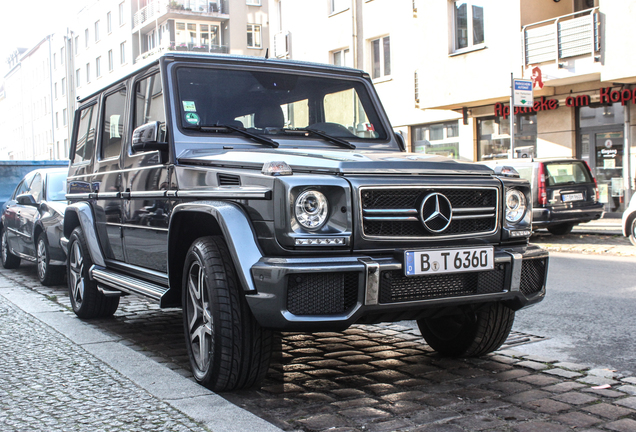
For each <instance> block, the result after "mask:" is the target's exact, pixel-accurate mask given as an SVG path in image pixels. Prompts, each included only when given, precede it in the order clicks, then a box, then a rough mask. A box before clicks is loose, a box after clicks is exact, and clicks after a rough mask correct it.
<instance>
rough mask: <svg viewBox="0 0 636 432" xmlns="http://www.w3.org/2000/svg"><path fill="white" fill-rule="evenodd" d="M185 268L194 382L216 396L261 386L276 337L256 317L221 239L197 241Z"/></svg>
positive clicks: (185, 304)
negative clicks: (216, 394)
mask: <svg viewBox="0 0 636 432" xmlns="http://www.w3.org/2000/svg"><path fill="white" fill-rule="evenodd" d="M183 269H184V271H183V285H182V300H183V328H184V331H185V337H186V346H187V350H188V356H189V357H190V366H191V367H192V372H193V374H194V378H195V380H196V381H197V382H198V383H200V384H202V385H204V386H205V387H207V388H209V389H210V390H212V391H215V392H219V391H229V390H238V389H243V388H249V387H253V386H256V385H258V384H260V383H261V381H262V380H263V379H264V378H265V375H266V373H267V370H268V368H269V363H270V360H271V356H272V347H273V344H274V334H273V332H272V331H271V330H267V329H264V328H262V327H261V326H260V325H259V324H258V323H257V322H256V319H255V318H254V316H253V315H252V312H251V311H250V309H249V306H248V305H247V301H246V300H245V296H244V295H243V292H242V287H241V285H240V282H239V280H238V278H237V275H236V271H235V269H234V264H233V263H232V259H231V258H230V253H229V250H228V248H227V245H226V243H225V241H224V240H223V238H221V237H218V236H211V237H201V238H199V239H197V240H196V241H195V242H194V243H193V244H192V246H191V247H190V249H189V250H188V253H187V255H186V259H185V264H184V268H183Z"/></svg>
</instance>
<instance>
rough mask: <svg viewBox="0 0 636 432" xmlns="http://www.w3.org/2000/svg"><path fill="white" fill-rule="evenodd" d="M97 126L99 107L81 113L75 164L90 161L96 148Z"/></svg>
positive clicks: (92, 107)
mask: <svg viewBox="0 0 636 432" xmlns="http://www.w3.org/2000/svg"><path fill="white" fill-rule="evenodd" d="M96 126H97V105H91V106H89V107H87V108H84V109H83V110H82V111H81V112H80V118H79V125H78V127H77V140H76V143H75V157H74V158H73V163H74V164H76V163H80V162H83V161H85V160H90V159H91V156H92V154H93V150H94V148H95V129H96Z"/></svg>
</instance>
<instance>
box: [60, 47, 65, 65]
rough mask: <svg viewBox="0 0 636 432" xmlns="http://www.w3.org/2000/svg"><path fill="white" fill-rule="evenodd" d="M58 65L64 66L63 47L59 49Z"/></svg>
mask: <svg viewBox="0 0 636 432" xmlns="http://www.w3.org/2000/svg"><path fill="white" fill-rule="evenodd" d="M60 64H61V65H63V64H64V47H62V48H60Z"/></svg>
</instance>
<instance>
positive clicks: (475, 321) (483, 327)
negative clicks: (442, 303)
mask: <svg viewBox="0 0 636 432" xmlns="http://www.w3.org/2000/svg"><path fill="white" fill-rule="evenodd" d="M514 319H515V312H514V311H513V310H512V309H510V308H508V307H507V306H504V305H503V304H501V303H497V302H495V303H487V304H485V305H484V306H482V307H481V308H479V309H478V310H473V309H472V308H470V307H467V308H464V309H461V310H459V311H458V313H457V314H456V315H446V316H441V317H436V318H422V319H419V320H418V321H417V325H418V327H419V328H420V332H421V333H422V336H423V337H424V339H425V340H426V343H428V345H429V346H430V347H431V348H433V349H434V350H435V351H437V352H438V353H440V354H442V355H444V356H450V357H477V356H481V355H484V354H488V353H490V352H493V351H495V350H497V349H498V348H499V347H500V346H501V345H502V344H503V343H504V342H505V341H506V339H507V338H508V335H509V334H510V330H511V329H512V324H513V322H514Z"/></svg>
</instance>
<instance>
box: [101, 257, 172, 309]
mask: <svg viewBox="0 0 636 432" xmlns="http://www.w3.org/2000/svg"><path fill="white" fill-rule="evenodd" d="M89 273H90V276H91V278H93V279H94V280H95V281H97V283H100V284H104V285H107V286H109V287H112V288H115V289H118V290H121V291H124V292H126V293H129V294H137V295H142V296H144V297H148V298H151V299H153V300H157V301H159V300H161V297H162V296H163V295H164V294H165V293H166V292H167V291H168V288H166V287H163V286H161V285H156V284H153V283H151V282H146V281H142V280H139V279H137V278H134V277H130V276H127V275H123V274H121V273H118V272H115V271H112V270H108V269H105V268H101V267H97V266H95V265H93V267H91V269H90V272H89ZM101 290H103V292H104V293H105V294H106V292H108V294H111V292H112V291H110V290H104V289H103V288H102V289H101ZM108 294H106V295H108ZM111 295H112V294H111Z"/></svg>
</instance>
